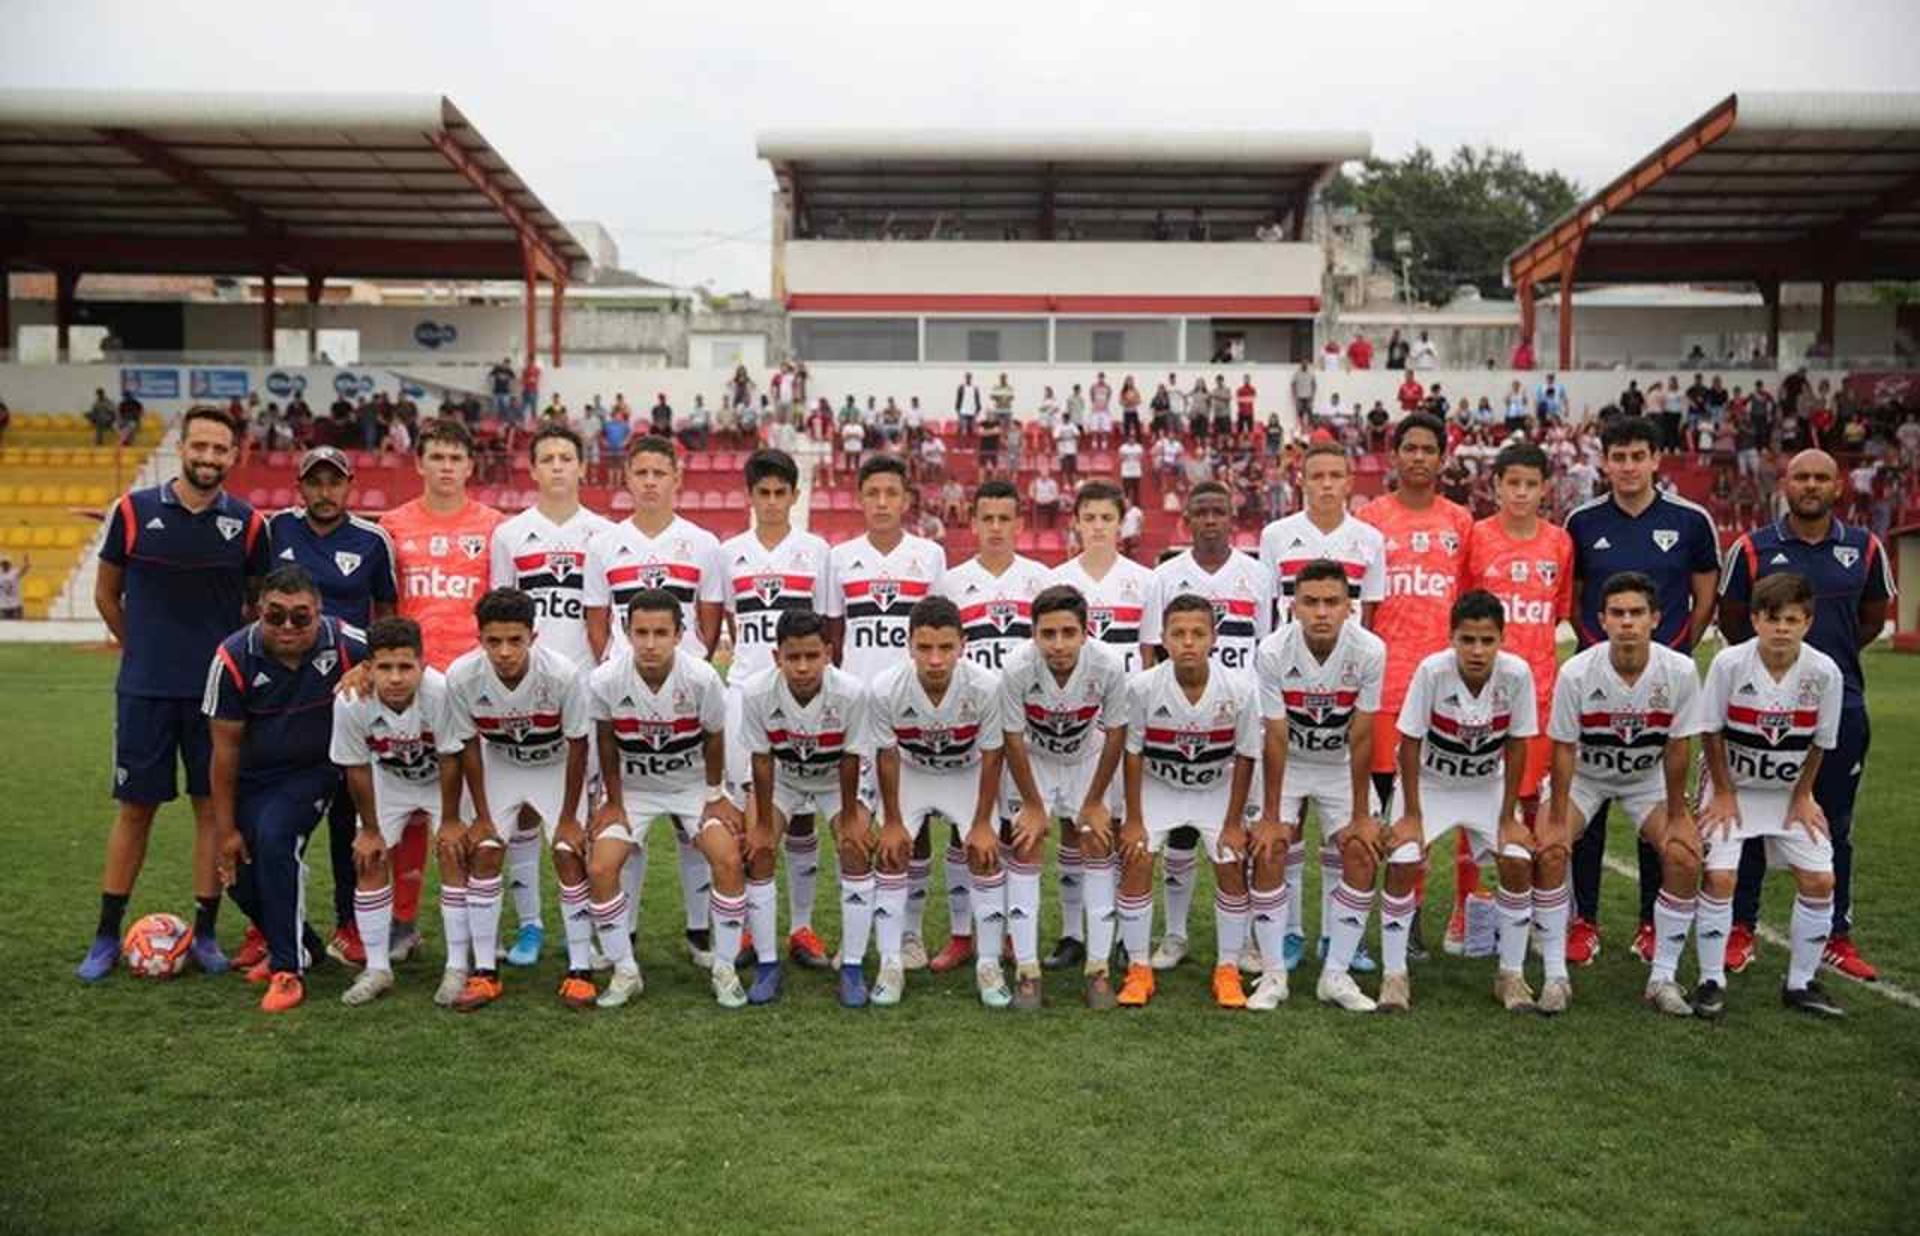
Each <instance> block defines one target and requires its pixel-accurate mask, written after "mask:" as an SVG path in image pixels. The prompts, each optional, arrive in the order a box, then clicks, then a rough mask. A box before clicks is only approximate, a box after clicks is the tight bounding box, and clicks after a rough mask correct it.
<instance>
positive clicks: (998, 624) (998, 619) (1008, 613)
mask: <svg viewBox="0 0 1920 1236" xmlns="http://www.w3.org/2000/svg"><path fill="white" fill-rule="evenodd" d="M1018 617H1020V606H1019V605H1018V604H1017V603H1015V602H1013V601H989V602H988V603H987V621H988V622H991V623H992V624H993V629H994V630H996V631H1004V630H1006V629H1007V628H1008V627H1009V626H1010V625H1012V623H1013V621H1014V620H1015V619H1016V618H1018Z"/></svg>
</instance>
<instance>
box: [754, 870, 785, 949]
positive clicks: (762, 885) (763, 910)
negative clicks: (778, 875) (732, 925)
mask: <svg viewBox="0 0 1920 1236" xmlns="http://www.w3.org/2000/svg"><path fill="white" fill-rule="evenodd" d="M774 900H775V899H774V887H773V881H772V880H748V881H747V930H748V931H749V932H751V933H753V956H754V960H756V961H758V962H759V963H760V964H761V965H763V966H764V965H766V964H768V963H769V962H774V961H779V960H780V936H779V932H780V920H779V918H778V912H777V911H776V910H775V908H774Z"/></svg>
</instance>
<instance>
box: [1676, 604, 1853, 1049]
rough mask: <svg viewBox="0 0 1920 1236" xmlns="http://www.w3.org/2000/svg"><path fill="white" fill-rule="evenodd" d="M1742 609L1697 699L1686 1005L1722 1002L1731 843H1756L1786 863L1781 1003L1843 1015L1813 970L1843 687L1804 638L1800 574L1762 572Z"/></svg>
mask: <svg viewBox="0 0 1920 1236" xmlns="http://www.w3.org/2000/svg"><path fill="white" fill-rule="evenodd" d="M1751 604H1752V607H1753V632H1754V634H1753V638H1752V639H1750V640H1748V641H1747V642H1746V643H1744V644H1735V645H1734V646H1733V647H1731V648H1724V649H1722V650H1721V651H1720V653H1719V655H1717V656H1715V657H1714V659H1713V664H1712V665H1710V666H1709V667H1708V668H1707V685H1706V689H1705V690H1704V691H1703V692H1702V695H1701V701H1700V703H1701V712H1702V714H1703V718H1704V720H1703V733H1705V735H1706V737H1705V739H1704V740H1703V745H1704V746H1705V747H1706V752H1707V776H1708V778H1709V780H1710V783H1711V786H1712V793H1711V796H1710V797H1709V798H1708V800H1707V805H1706V809H1705V810H1703V811H1702V812H1701V813H1700V834H1701V836H1702V837H1703V838H1704V839H1705V841H1706V862H1705V867H1706V874H1705V876H1704V877H1703V878H1702V880H1701V888H1700V910H1699V916H1698V921H1699V943H1698V946H1697V947H1698V951H1699V955H1700V973H1701V982H1700V989H1699V991H1697V992H1696V993H1695V996H1694V1008H1695V1010H1696V1011H1697V1012H1699V1013H1700V1015H1701V1016H1707V1017H1717V1016H1719V1015H1720V1013H1721V1012H1723V1011H1724V1009H1725V996H1724V994H1723V993H1724V991H1725V988H1726V960H1727V935H1728V933H1729V932H1730V931H1731V930H1732V927H1733V903H1732V898H1733V886H1734V878H1735V873H1736V872H1737V871H1738V869H1739V866H1740V848H1741V846H1742V845H1743V844H1744V843H1745V842H1746V841H1748V840H1749V839H1751V838H1761V839H1764V841H1765V848H1766V855H1767V861H1768V863H1769V864H1771V865H1772V866H1775V867H1787V868H1790V869H1791V870H1792V872H1793V882H1794V888H1795V895H1794V899H1793V919H1792V923H1791V925H1790V927H1789V930H1788V961H1787V978H1786V983H1785V985H1784V986H1783V987H1782V988H1781V989H1780V999H1781V1002H1782V1003H1783V1004H1785V1005H1786V1006H1787V1007H1788V1008H1791V1009H1795V1010H1797V1011H1799V1012H1802V1013H1808V1014H1812V1015H1814V1016H1819V1017H1842V1016H1845V1011H1844V1010H1843V1009H1841V1007H1840V1006H1839V1005H1838V1004H1836V1003H1835V1002H1834V1001H1833V999H1832V997H1831V996H1829V995H1828V994H1827V992H1826V991H1825V989H1824V988H1822V987H1821V985H1820V983H1819V982H1818V981H1817V980H1815V979H1814V977H1813V976H1814V974H1815V972H1816V971H1818V970H1819V968H1820V956H1821V953H1822V952H1824V951H1825V949H1826V945H1827V935H1828V932H1829V931H1830V930H1831V929H1832V925H1833V842H1832V840H1831V839H1830V838H1829V837H1828V834H1827V818H1826V814H1825V813H1824V812H1823V811H1822V810H1821V809H1820V804H1819V803H1818V802H1816V801H1815V800H1814V797H1813V787H1814V782H1815V780H1816V778H1818V777H1819V775H1820V761H1821V758H1822V757H1823V755H1824V754H1825V753H1826V752H1828V751H1831V750H1833V749H1834V747H1836V746H1837V745H1839V741H1840V705H1841V699H1842V693H1843V691H1844V682H1843V680H1842V677H1841V674H1840V667H1839V665H1837V664H1836V663H1835V662H1834V660H1833V658H1832V657H1830V656H1828V655H1827V654H1826V653H1824V652H1821V651H1820V650H1819V649H1817V648H1815V647H1813V646H1812V645H1810V644H1808V643H1807V642H1806V637H1807V629H1808V628H1809V627H1811V626H1812V625H1813V607H1814V596H1813V587H1812V585H1810V584H1809V583H1808V582H1807V579H1806V577H1805V576H1804V575H1798V574H1794V573H1792V572H1789V571H1782V572H1780V573H1778V574H1775V575H1768V576H1766V577H1765V578H1763V579H1761V580H1760V582H1759V583H1757V584H1755V585H1754V586H1753V596H1752V600H1751ZM1709 984H1712V988H1711V989H1709V986H1708V985H1709Z"/></svg>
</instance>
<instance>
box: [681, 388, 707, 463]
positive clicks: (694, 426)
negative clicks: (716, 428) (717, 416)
mask: <svg viewBox="0 0 1920 1236" xmlns="http://www.w3.org/2000/svg"><path fill="white" fill-rule="evenodd" d="M712 432H713V413H712V412H710V411H709V410H708V409H707V401H706V400H705V399H704V398H702V397H701V396H699V395H695V396H694V397H693V407H692V409H690V410H689V411H688V412H687V420H686V424H685V425H683V426H681V429H680V443H681V445H683V446H685V447H686V448H687V449H688V450H690V451H704V450H706V449H707V442H708V440H709V437H710V436H711V434H712Z"/></svg>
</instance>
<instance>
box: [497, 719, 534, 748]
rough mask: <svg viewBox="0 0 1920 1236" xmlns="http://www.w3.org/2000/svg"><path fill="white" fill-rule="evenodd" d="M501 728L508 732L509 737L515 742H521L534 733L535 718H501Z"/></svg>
mask: <svg viewBox="0 0 1920 1236" xmlns="http://www.w3.org/2000/svg"><path fill="white" fill-rule="evenodd" d="M500 728H501V729H502V730H505V731H506V734H507V737H509V738H511V739H513V741H515V742H519V741H520V740H521V739H523V738H525V737H526V736H527V735H528V734H530V733H532V732H533V718H532V717H529V716H524V715H522V716H514V717H502V718H500Z"/></svg>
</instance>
